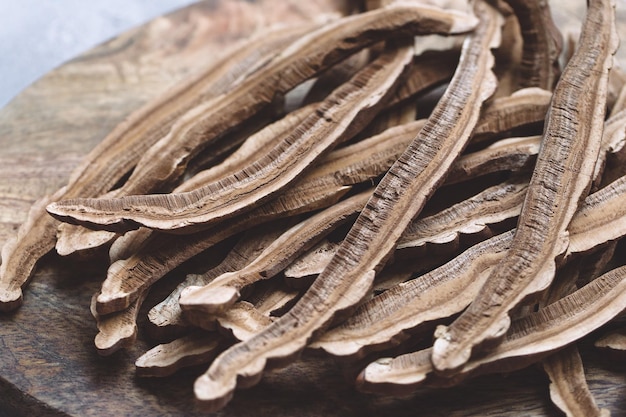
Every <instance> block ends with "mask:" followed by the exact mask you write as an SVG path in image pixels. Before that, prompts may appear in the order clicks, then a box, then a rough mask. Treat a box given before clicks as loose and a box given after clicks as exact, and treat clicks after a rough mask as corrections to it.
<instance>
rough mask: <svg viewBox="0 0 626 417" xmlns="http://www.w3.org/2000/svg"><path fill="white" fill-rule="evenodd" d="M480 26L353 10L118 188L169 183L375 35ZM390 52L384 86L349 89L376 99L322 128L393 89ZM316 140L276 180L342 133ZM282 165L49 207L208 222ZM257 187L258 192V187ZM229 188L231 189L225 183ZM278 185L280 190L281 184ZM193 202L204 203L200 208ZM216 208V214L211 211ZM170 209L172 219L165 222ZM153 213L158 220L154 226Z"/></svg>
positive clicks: (175, 222)
mask: <svg viewBox="0 0 626 417" xmlns="http://www.w3.org/2000/svg"><path fill="white" fill-rule="evenodd" d="M475 25H476V20H475V18H474V17H473V16H471V15H468V14H465V13H460V12H454V11H449V12H447V11H444V10H442V9H438V8H433V7H426V6H419V5H412V4H407V3H403V4H399V5H392V6H389V7H385V8H382V9H377V10H374V11H371V12H366V13H361V14H358V15H354V16H348V17H345V18H342V19H339V20H338V21H337V22H334V23H330V24H327V25H324V27H323V28H321V29H319V30H318V31H314V32H313V33H311V34H309V35H307V36H304V37H301V38H300V39H298V40H296V41H295V42H294V43H292V44H291V45H290V46H289V47H288V48H287V49H286V50H285V51H284V52H282V53H281V54H280V55H279V56H278V57H277V59H274V60H273V61H271V62H270V63H269V64H268V65H265V66H264V67H263V68H261V69H260V70H259V71H257V72H255V74H254V75H253V76H252V77H251V78H248V79H246V80H245V81H244V83H242V84H241V85H239V86H237V87H236V88H235V89H234V90H233V91H232V92H231V93H230V94H228V95H224V96H222V97H220V98H219V99H216V100H213V101H211V102H210V103H206V104H204V105H202V106H199V107H196V108H195V109H193V111H191V112H188V113H187V114H185V115H184V116H183V117H181V119H180V120H179V121H178V123H177V124H176V125H175V126H174V127H173V128H172V130H171V131H170V134H168V136H166V137H164V138H163V139H161V140H160V141H159V142H158V143H157V144H155V145H154V146H153V147H152V148H151V150H150V151H149V152H147V153H146V154H145V155H144V157H143V158H142V160H141V161H140V162H139V163H138V166H137V168H136V169H135V170H134V171H133V175H131V177H130V178H129V179H128V181H126V183H125V185H124V186H123V187H122V188H120V191H119V193H120V195H127V194H136V193H142V192H146V191H147V189H149V188H150V186H152V184H154V183H155V181H157V180H158V181H159V182H162V181H168V180H171V179H172V177H174V176H178V175H180V174H182V171H183V170H184V165H185V164H186V161H187V160H188V159H189V158H190V157H191V156H193V153H194V152H198V151H199V150H200V149H201V147H202V146H206V144H207V143H209V142H210V140H211V138H212V137H215V136H216V135H217V134H219V133H220V132H226V131H228V130H229V129H231V128H232V127H233V126H235V125H238V124H239V123H241V122H243V121H244V120H246V119H247V118H249V117H250V116H251V115H253V114H254V113H255V112H256V111H258V110H259V109H260V108H261V107H262V106H264V105H265V104H266V103H267V102H268V101H271V98H272V97H274V96H275V95H276V94H280V93H284V92H286V91H288V90H290V89H291V88H293V87H295V86H296V85H298V84H300V83H301V82H302V81H304V80H306V79H308V78H310V77H312V76H314V75H315V74H316V73H319V72H320V71H322V70H323V69H326V68H328V67H330V66H332V65H333V64H335V63H336V62H338V61H340V60H341V59H342V58H345V57H346V56H348V55H350V54H352V53H354V52H356V51H358V50H360V49H363V48H364V47H367V46H369V45H371V44H373V43H375V42H376V41H380V40H383V39H385V38H389V37H396V38H402V37H406V36H407V35H408V36H410V35H418V34H424V33H442V34H454V33H463V32H467V31H469V30H471V29H473V28H474V26H475ZM404 51H405V52H407V55H408V50H406V49H405V50H404ZM396 53H399V52H396ZM391 55H393V53H391ZM385 56H386V57H387V58H379V59H378V62H379V64H382V63H383V61H385V59H387V61H385V63H384V64H383V65H384V66H385V67H386V68H384V69H380V70H379V71H376V72H377V73H378V76H379V77H383V78H382V79H381V78H377V80H376V81H377V83H376V86H377V87H378V88H373V89H371V90H369V88H368V89H366V88H365V86H363V88H362V89H354V88H353V89H351V90H350V91H347V92H348V93H350V94H356V95H357V96H358V94H359V92H363V93H364V94H365V92H368V94H369V95H370V96H369V100H366V99H365V98H361V100H360V103H361V105H360V106H357V105H355V106H353V107H354V109H353V110H352V111H350V110H349V108H350V107H351V106H347V107H348V108H346V106H339V108H335V109H334V110H331V109H326V108H322V109H320V115H321V116H323V117H322V118H320V119H316V120H311V123H315V124H316V125H319V126H322V125H324V126H326V128H327V129H330V131H335V132H336V131H337V130H338V129H337V128H338V127H341V125H342V124H344V123H347V122H343V121H342V120H341V119H343V118H348V119H351V117H350V114H352V117H354V116H356V114H358V113H359V112H362V111H363V110H367V109H368V108H370V107H372V106H374V107H375V106H376V105H377V104H378V102H379V100H380V99H381V98H383V96H384V95H386V93H387V92H388V90H389V88H391V87H392V86H393V84H394V81H395V78H397V77H398V76H399V75H400V72H401V68H398V65H395V64H394V65H392V64H391V62H390V61H389V57H390V54H386V55H385ZM381 59H382V60H383V61H381ZM398 61H401V62H402V65H401V67H402V69H403V68H404V66H405V65H406V62H404V61H402V60H401V59H396V63H398ZM370 67H371V64H370ZM394 74H395V76H394ZM383 80H386V81H383ZM371 85H372V84H371V83H370V86H371ZM366 90H369V91H366ZM356 102H359V100H356ZM353 104H354V103H353ZM331 107H333V106H331ZM339 109H342V110H343V112H342V111H338V110H339ZM346 111H347V113H346ZM336 118H339V119H336ZM309 127H311V126H309ZM339 130H343V129H339ZM317 138H318V139H317V140H309V141H303V140H302V139H301V140H300V141H299V143H301V144H304V143H307V142H309V145H315V146H312V147H311V149H310V152H306V153H305V155H308V156H306V157H304V156H303V157H300V158H298V159H296V160H295V162H294V161H293V160H292V159H291V158H293V155H292V154H290V153H289V152H288V151H289V149H292V148H291V147H289V146H286V147H285V148H284V150H285V151H286V152H282V155H283V156H285V158H281V159H278V160H277V161H276V163H282V164H285V163H286V161H291V163H290V164H286V166H287V167H290V168H291V169H289V170H288V171H286V172H285V175H283V176H281V180H280V181H272V182H271V184H273V185H274V186H275V187H280V186H281V185H282V186H284V184H286V183H287V182H289V181H291V180H293V178H295V172H297V171H299V170H298V169H295V168H296V167H299V168H301V167H302V165H305V166H306V164H308V163H309V162H311V161H312V160H314V158H315V157H317V156H318V155H319V153H320V152H321V151H322V150H323V149H325V148H327V147H328V146H330V145H331V144H332V143H333V142H334V141H335V140H336V139H337V138H336V135H335V134H330V132H329V134H328V136H327V139H326V140H323V139H320V138H319V136H317ZM292 140H293V139H292ZM285 145H287V144H285ZM275 156H276V155H275ZM143 162H145V163H143ZM264 162H268V161H264ZM300 170H301V169H300ZM268 171H269V172H268ZM278 171H280V169H265V170H263V169H261V167H256V168H255V169H253V170H252V172H242V173H241V175H240V176H239V177H238V178H237V177H234V178H232V179H231V180H230V181H229V182H227V183H220V184H219V186H218V187H209V188H207V189H206V190H203V192H200V191H194V192H192V193H189V194H182V195H177V196H178V197H173V196H168V197H163V196H153V197H151V198H149V199H147V197H126V198H124V197H122V198H120V199H106V200H68V201H65V202H63V203H61V202H58V203H55V204H52V205H49V206H48V210H49V212H50V213H52V214H53V215H55V216H57V217H60V218H64V219H69V218H72V219H73V220H72V221H78V222H81V223H86V224H99V225H101V226H105V227H106V228H111V229H116V228H118V229H119V228H121V229H126V228H127V227H128V225H126V227H125V226H124V225H123V224H122V225H120V224H119V223H124V222H125V221H126V222H128V221H130V222H131V223H133V224H134V223H136V222H139V223H142V224H146V225H148V224H147V223H150V226H152V227H156V228H176V227H184V226H187V225H189V224H193V223H195V222H199V221H208V219H209V218H215V217H222V216H224V215H226V214H227V213H230V212H232V211H233V210H240V209H242V208H243V207H245V203H244V201H245V202H248V203H251V202H254V200H258V199H259V197H262V196H267V195H268V194H269V192H270V191H269V186H268V185H266V186H265V188H266V190H265V191H261V193H260V194H261V195H260V196H259V195H258V194H259V193H255V192H254V191H253V192H252V193H251V194H252V195H254V196H256V198H244V199H243V200H242V201H239V202H238V201H231V200H229V204H227V205H226V207H228V208H229V209H228V210H226V208H224V207H220V206H221V204H220V203H219V202H220V201H222V197H224V196H226V195H228V194H229V193H231V194H233V193H234V194H233V195H237V189H239V190H245V193H244V195H246V194H248V193H249V192H250V190H249V189H248V188H247V186H246V185H248V186H249V180H250V179H251V178H254V179H255V180H257V181H258V180H260V179H261V177H264V176H268V175H269V177H268V179H269V178H271V175H270V174H271V173H272V172H274V173H275V172H278ZM294 171H295V172H294ZM288 173H291V175H288ZM239 179H241V180H243V181H244V183H243V184H240V186H239V187H236V188H234V189H233V188H232V187H230V186H229V185H232V184H230V183H231V182H232V181H233V180H234V181H235V183H239V182H240V181H239ZM246 179H247V181H246ZM256 185H258V183H257V184H256ZM256 185H255V187H254V188H252V190H254V189H255V188H256ZM224 186H228V187H226V188H224ZM214 188H217V189H214ZM272 190H273V191H276V189H272ZM213 193H217V194H216V196H215V198H212V196H211V195H212V194H213ZM207 194H208V195H207ZM218 196H219V198H218ZM240 197H241V196H240ZM248 200H250V201H248ZM216 202H217V203H216ZM194 207H197V208H196V209H194ZM125 209H130V210H125ZM212 210H213V211H215V212H214V213H213V214H212V215H210V214H209V213H211V211H212ZM129 211H130V212H129ZM164 215H165V216H167V217H168V218H170V220H168V221H166V220H165V218H164V217H163V216H164ZM151 219H152V220H153V221H154V222H155V223H156V224H152V221H151ZM115 225H117V226H115Z"/></svg>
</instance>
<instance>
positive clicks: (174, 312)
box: [148, 220, 292, 336]
mask: <svg viewBox="0 0 626 417" xmlns="http://www.w3.org/2000/svg"><path fill="white" fill-rule="evenodd" d="M291 223H292V221H284V220H283V221H281V220H279V221H276V222H271V223H269V224H267V225H262V226H260V227H257V228H254V229H252V230H249V231H247V232H246V233H244V235H243V236H242V237H241V238H240V239H239V241H238V242H237V243H236V244H235V246H233V248H232V249H231V250H230V251H229V252H228V254H227V255H226V257H225V258H224V259H223V260H222V262H220V263H219V265H217V266H215V267H214V268H211V269H209V270H208V271H207V272H205V273H203V274H189V275H187V277H186V278H185V280H184V281H183V282H181V283H180V284H179V285H178V286H177V287H176V288H175V289H174V291H172V293H171V294H170V295H168V296H167V297H166V298H165V300H163V301H162V302H160V303H159V304H157V305H155V306H154V307H152V308H151V309H150V311H149V312H148V320H149V321H150V323H152V325H153V328H154V329H155V330H157V333H158V335H159V336H165V334H170V335H171V334H176V333H179V332H180V331H181V330H183V329H186V328H188V327H189V323H188V322H187V321H186V320H185V319H184V317H183V315H182V310H181V308H180V305H179V304H178V299H179V298H180V293H181V292H182V291H183V290H184V289H185V288H186V287H188V286H191V285H206V284H208V283H209V282H211V281H212V280H213V279H215V278H216V277H218V276H220V275H222V274H224V273H226V272H230V271H237V270H239V269H241V268H243V267H245V266H246V264H248V263H249V262H250V261H252V260H253V259H255V258H256V257H257V256H258V255H259V254H260V253H261V252H262V251H263V250H264V249H265V248H266V247H267V246H268V245H269V244H270V243H271V242H273V241H274V240H275V239H276V238H277V237H278V236H280V234H281V233H282V232H283V231H284V230H285V229H286V228H288V227H289V226H290V224H291Z"/></svg>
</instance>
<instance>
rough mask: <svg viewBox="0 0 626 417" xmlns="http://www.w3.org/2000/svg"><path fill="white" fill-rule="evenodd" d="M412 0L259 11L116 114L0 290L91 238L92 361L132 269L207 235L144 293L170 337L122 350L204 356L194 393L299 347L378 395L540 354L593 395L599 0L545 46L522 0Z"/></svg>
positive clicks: (551, 30) (15, 292)
mask: <svg viewBox="0 0 626 417" xmlns="http://www.w3.org/2000/svg"><path fill="white" fill-rule="evenodd" d="M425 3H429V4H422V3H421V2H419V1H393V0H390V1H385V0H382V1H368V2H366V5H365V6H364V10H363V11H361V12H359V13H355V14H353V15H349V16H344V17H334V18H329V17H325V18H323V19H322V18H320V19H313V20H312V21H311V23H310V24H309V25H298V26H297V27H293V26H288V25H283V26H280V27H274V28H269V29H266V30H264V31H263V32H261V33H258V34H257V35H256V36H253V37H251V38H250V39H247V40H245V41H242V42H240V43H239V44H237V45H235V46H234V47H232V48H231V49H229V50H228V51H226V52H225V53H224V54H223V56H222V57H221V58H220V59H218V60H216V61H215V62H213V64H212V65H211V66H210V67H207V68H205V69H203V70H202V71H200V72H199V75H197V76H196V77H195V78H193V79H189V80H185V81H184V82H182V83H181V84H180V85H178V86H176V87H175V88H173V89H172V90H171V91H169V92H168V93H166V94H165V95H163V96H161V97H159V98H158V99H156V100H154V101H152V102H150V103H148V104H146V105H145V106H144V107H143V108H141V109H139V110H138V111H136V112H135V113H133V114H132V115H130V116H129V117H128V118H127V119H126V120H125V121H124V123H122V124H121V125H119V126H118V127H116V128H115V129H114V130H113V131H112V132H110V134H109V135H108V136H107V137H106V138H105V139H104V140H103V142H102V143H101V144H100V145H99V146H98V147H96V148H95V149H94V150H93V151H92V152H91V153H90V154H89V155H88V156H87V157H86V158H85V160H84V162H83V163H82V164H81V165H80V166H79V167H78V168H77V169H76V170H75V171H74V172H73V174H72V176H71V178H70V180H69V183H68V184H67V185H66V186H65V187H63V188H62V189H60V190H58V191H57V192H56V193H55V194H54V195H52V196H50V197H48V198H45V199H43V200H40V201H39V202H37V203H36V204H35V205H34V206H33V208H32V209H31V212H30V215H29V218H28V220H27V221H26V223H25V224H24V225H23V226H22V227H21V228H20V230H19V232H18V234H17V236H16V238H15V239H13V240H11V241H10V242H9V243H7V245H6V246H5V247H4V248H3V250H2V264H1V266H0V309H2V310H5V311H9V310H12V309H15V308H17V307H18V306H19V305H20V304H21V302H22V289H23V287H25V286H26V283H27V282H28V280H29V278H30V277H31V275H32V274H33V271H34V269H35V264H36V262H37V260H38V259H39V258H40V257H41V256H43V255H44V254H46V253H47V252H49V251H51V250H53V249H54V248H55V245H56V250H57V252H58V253H59V254H61V255H69V254H71V253H74V252H80V251H86V250H90V251H91V250H94V248H102V250H106V249H108V250H109V256H110V261H111V262H110V267H109V269H108V271H107V277H106V279H105V281H104V282H103V283H102V287H101V289H100V291H99V292H98V293H97V294H95V295H94V296H93V299H92V306H91V307H92V313H93V316H94V317H95V319H96V322H97V327H98V334H97V336H96V338H95V345H96V348H97V349H98V351H99V352H100V353H101V354H103V355H108V354H111V353H113V352H115V351H117V350H118V349H121V348H124V347H127V346H129V345H130V344H132V343H133V342H134V340H135V338H136V334H137V326H136V319H137V314H138V311H139V308H140V306H141V304H142V302H143V301H144V299H145V296H146V294H147V292H148V291H149V290H150V287H151V286H152V284H154V283H155V282H157V281H158V280H159V279H160V278H162V277H163V276H165V275H166V274H167V273H168V272H170V271H172V270H173V269H174V268H176V267H177V266H179V265H181V264H183V263H184V262H186V261H188V260H190V259H192V258H194V257H196V259H197V255H201V256H202V257H206V258H212V257H211V256H208V255H207V253H210V251H212V250H213V251H217V250H218V249H219V251H223V250H224V247H225V245H226V244H228V247H227V249H228V251H227V253H226V256H225V257H223V256H222V258H223V259H222V260H221V262H219V263H218V264H217V265H215V264H213V265H211V266H210V267H209V266H207V270H206V272H204V273H202V274H193V275H188V276H186V277H180V283H179V285H178V287H176V288H175V289H174V291H173V292H172V293H171V294H170V295H169V296H168V297H167V298H166V299H164V300H163V301H162V302H160V303H159V304H157V305H155V306H152V308H151V310H150V311H149V314H148V316H149V317H148V318H149V321H150V323H151V325H152V326H153V327H154V328H155V329H157V330H158V334H159V335H161V336H163V338H168V339H170V340H171V339H172V338H173V339H174V340H173V341H172V342H170V343H167V344H162V345H158V346H156V347H154V348H153V349H151V350H149V351H148V352H146V353H145V354H144V355H143V356H141V357H139V358H138V359H137V362H136V366H137V373H138V374H139V375H142V376H166V375H169V374H171V373H173V372H176V371H177V370H179V369H181V368H183V367H187V366H205V367H206V366H208V369H207V370H206V372H205V373H204V374H202V375H201V376H200V377H199V378H198V379H197V380H196V382H195V386H194V390H195V395H196V398H197V399H198V401H199V403H201V404H202V405H203V406H205V407H206V408H207V409H208V410H218V409H220V408H222V407H224V406H225V405H226V404H227V403H228V401H229V400H230V399H231V398H232V396H233V395H234V391H235V389H236V388H237V386H239V387H246V386H251V385H254V384H256V383H257V382H258V381H259V380H260V378H261V377H262V374H263V372H264V370H266V369H269V368H271V367H280V366H285V365H287V364H288V363H291V362H293V361H295V360H297V357H298V355H299V354H300V352H301V351H303V350H304V349H315V350H320V351H323V352H326V353H327V354H329V355H332V356H334V357H336V358H337V359H338V360H340V361H342V363H349V364H355V363H359V364H363V366H362V367H361V369H362V371H361V372H360V373H359V374H358V377H357V379H356V382H355V384H356V387H357V389H360V390H363V391H366V392H379V393H385V394H389V395H405V394H407V393H411V392H414V391H415V390H417V389H419V388H420V387H423V386H426V387H447V386H451V385H454V384H457V383H459V382H461V381H464V380H466V379H468V378H471V377H473V376H476V375H480V374H485V373H493V372H502V371H507V372H509V371H512V370H516V369H521V368H523V367H526V366H528V365H530V364H532V363H541V364H542V366H543V369H544V370H545V371H546V373H547V374H548V376H549V377H550V379H551V381H552V385H551V388H550V394H551V396H552V399H553V401H554V403H555V404H556V405H557V406H558V407H559V408H561V409H562V410H563V411H565V412H566V413H567V414H568V415H581V416H582V415H584V416H593V415H601V414H602V415H605V414H606V413H607V411H606V410H600V409H599V408H598V406H597V405H596V403H595V401H594V399H593V397H592V395H591V393H590V391H589V390H588V388H587V385H586V381H585V377H584V373H583V368H582V361H581V358H580V356H579V354H578V351H577V349H576V343H575V342H576V341H577V340H579V339H581V338H583V337H584V336H586V335H588V334H589V333H590V332H592V331H594V330H596V329H598V328H599V327H601V326H603V325H605V324H606V323H608V322H610V321H612V320H613V319H614V318H616V317H617V316H618V315H619V314H620V313H621V312H622V310H623V309H624V308H625V307H626V266H622V265H620V262H619V259H618V256H614V253H619V249H617V248H618V244H619V241H620V239H621V238H622V236H623V235H625V234H626V175H625V174H626V168H625V166H624V164H623V161H624V157H625V155H626V150H624V143H625V141H626V75H624V74H623V73H622V72H621V70H620V69H619V68H618V67H617V66H616V65H614V57H613V55H614V54H615V51H616V49H617V45H618V39H617V32H616V28H615V4H614V3H613V2H612V1H611V0H590V1H589V2H588V10H587V15H586V17H585V20H584V21H583V22H582V27H581V30H580V37H579V38H578V39H577V40H576V41H572V42H571V44H572V45H570V46H571V47H570V48H565V47H564V46H563V45H564V42H563V35H562V34H561V33H560V31H559V29H558V27H557V26H556V25H555V23H554V22H553V20H552V17H551V12H550V9H549V6H548V4H547V2H546V1H543V0H530V1H525V0H499V1H498V0H493V1H485V0H475V1H473V2H471V3H468V4H463V2H456V3H455V8H451V7H439V6H443V5H442V4H434V5H433V3H448V2H435V1H430V2H425ZM459 3H461V4H459ZM129 172H130V175H128V173H129ZM120 184H121V185H120ZM116 187H117V188H116ZM59 220H60V221H61V222H63V223H60V222H59ZM419 341H421V342H419ZM407 342H410V343H407ZM401 346H430V347H425V348H424V349H422V350H419V351H416V352H406V353H404V354H402V355H399V356H396V357H388V356H389V353H388V352H389V349H391V348H393V352H394V354H397V352H399V351H400V350H399V347H401ZM597 346H598V347H599V348H604V349H610V350H615V351H617V352H620V351H621V352H622V354H623V350H624V346H625V345H624V332H623V331H619V330H618V331H616V332H613V333H611V334H608V335H607V336H605V337H603V338H602V339H600V340H598V342H597ZM407 349H409V348H407ZM405 350H406V349H405ZM368 363H369V364H368ZM351 366H354V365H351ZM572 393H575V395H573V394H572Z"/></svg>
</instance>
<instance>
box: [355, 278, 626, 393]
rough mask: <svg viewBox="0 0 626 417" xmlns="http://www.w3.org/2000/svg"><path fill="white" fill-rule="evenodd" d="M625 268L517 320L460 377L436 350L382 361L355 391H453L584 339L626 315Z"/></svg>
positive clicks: (367, 370)
mask: <svg viewBox="0 0 626 417" xmlns="http://www.w3.org/2000/svg"><path fill="white" fill-rule="evenodd" d="M625 287H626V267H623V266H622V267H620V268H616V269H613V270H611V271H609V272H607V273H605V274H604V275H602V276H601V277H599V278H597V279H595V280H593V281H592V282H590V283H589V284H587V285H585V286H584V287H582V288H581V289H579V290H577V291H576V292H574V293H572V294H570V295H568V296H567V297H564V298H562V299H560V300H559V301H557V302H555V303H552V304H550V305H548V306H546V307H544V308H542V309H540V310H539V311H537V312H535V313H530V314H529V315H527V316H524V317H522V318H519V319H517V320H515V321H514V322H513V323H512V325H511V328H510V330H509V332H508V333H507V335H506V337H505V339H504V341H503V342H502V343H501V344H500V345H498V346H497V347H496V348H494V349H493V350H492V351H490V352H488V353H485V355H482V356H480V357H476V358H472V359H470V361H468V362H466V363H465V364H464V365H463V367H462V368H461V369H460V370H459V372H458V373H457V374H456V375H452V376H448V377H446V376H442V375H440V374H439V373H437V372H436V370H435V369H434V367H433V364H432V362H431V360H430V357H431V356H432V348H428V349H425V350H421V351H418V352H414V353H408V354H405V355H401V356H398V357H396V358H382V359H379V360H377V361H376V362H373V363H371V364H370V365H368V366H367V367H366V368H365V369H364V370H363V371H362V372H361V374H360V375H359V377H358V380H357V387H358V388H359V389H361V390H364V391H368V392H376V391H384V392H388V393H394V394H407V393H409V392H413V391H414V390H415V389H416V388H418V387H420V386H423V385H429V386H449V385H454V384H457V383H459V382H461V381H462V380H464V379H467V378H469V377H473V376H476V375H481V374H485V373H492V372H502V371H503V370H507V371H513V370H517V369H522V368H524V367H526V366H528V365H530V364H532V363H535V362H537V361H539V360H541V359H543V358H544V357H546V356H547V355H549V354H550V353H552V352H554V351H556V350H558V349H561V348H563V347H565V346H567V345H568V344H570V343H572V342H574V341H576V340H578V339H580V338H582V337H583V336H585V335H587V334H588V333H590V332H591V331H593V330H595V329H597V328H598V327H600V326H602V325H603V324H605V323H607V322H608V321H609V320H611V319H613V318H614V317H615V316H616V315H618V314H619V313H621V312H622V311H623V310H624V305H626V304H625V303H626V291H625V289H626V288H625Z"/></svg>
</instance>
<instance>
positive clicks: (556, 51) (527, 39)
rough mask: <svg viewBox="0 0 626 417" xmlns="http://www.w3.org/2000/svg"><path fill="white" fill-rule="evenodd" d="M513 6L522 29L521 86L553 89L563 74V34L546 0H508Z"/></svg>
mask: <svg viewBox="0 0 626 417" xmlns="http://www.w3.org/2000/svg"><path fill="white" fill-rule="evenodd" d="M506 2H507V3H508V4H509V5H510V6H511V7H512V8H513V11H514V12H515V15H516V16H517V19H518V21H519V25H520V28H521V32H522V38H523V41H524V42H523V46H522V62H521V68H520V69H519V72H520V80H519V81H520V86H521V87H539V88H543V89H544V90H552V88H553V87H554V85H555V83H556V81H557V79H558V78H559V75H560V68H559V57H560V55H561V49H562V47H563V37H562V35H561V32H560V31H559V29H558V27H557V26H556V24H555V23H554V21H553V19H552V13H551V12H550V5H549V4H548V2H547V1H544V0H530V1H529V0H506Z"/></svg>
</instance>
